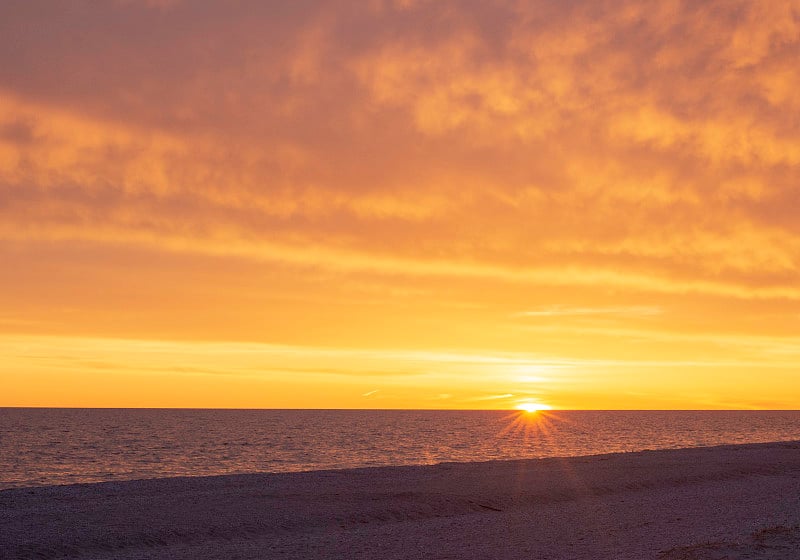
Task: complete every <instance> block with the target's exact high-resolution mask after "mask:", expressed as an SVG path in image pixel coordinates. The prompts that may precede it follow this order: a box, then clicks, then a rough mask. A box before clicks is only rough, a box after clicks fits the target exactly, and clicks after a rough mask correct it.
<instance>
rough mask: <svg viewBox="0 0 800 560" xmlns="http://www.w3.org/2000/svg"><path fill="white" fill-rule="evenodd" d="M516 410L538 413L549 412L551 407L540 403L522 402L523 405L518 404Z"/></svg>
mask: <svg viewBox="0 0 800 560" xmlns="http://www.w3.org/2000/svg"><path fill="white" fill-rule="evenodd" d="M516 409H517V410H522V411H524V412H539V411H540V410H550V409H551V407H549V406H548V405H546V404H541V403H533V402H524V403H520V404H518V405H517V406H516Z"/></svg>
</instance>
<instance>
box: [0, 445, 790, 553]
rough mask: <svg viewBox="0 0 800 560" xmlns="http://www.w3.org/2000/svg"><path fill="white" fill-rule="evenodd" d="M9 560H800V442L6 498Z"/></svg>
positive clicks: (1, 500) (0, 509)
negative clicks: (40, 559)
mask: <svg viewBox="0 0 800 560" xmlns="http://www.w3.org/2000/svg"><path fill="white" fill-rule="evenodd" d="M0 558H2V559H3V560H6V559H24V558H85V559H112V558H113V559H133V558H137V559H139V558H141V559H144V558H163V559H204V558H209V559H210V558H214V559H226V560H227V559H234V558H238V559H251V558H253V559H255V558H259V559H270V558H298V559H301V558H302V559H314V558H379V559H382V560H383V559H391V558H442V559H443V558H451V559H459V558H502V559H516V558H519V559H522V558H524V559H531V558H536V559H545V558H553V559H556V558H565V559H579V558H586V559H593V560H595V559H603V558H609V559H615V560H616V559H626V558H629V559H636V560H640V559H646V558H655V559H659V558H661V559H669V560H675V559H701V558H702V559H707V558H708V559H711V558H713V559H722V558H749V559H753V558H763V559H767V558H769V559H792V560H797V559H798V558H800V442H791V443H771V444H759V445H742V446H725V447H715V448H700V449H680V450H670V451H649V452H642V453H630V454H615V455H600V456H593V457H576V458H569V459H541V460H526V461H505V462H491V463H465V464H455V463H448V464H442V465H436V466H427V467H391V468H374V469H355V470H347V471H320V472H312V473H294V474H272V475H241V476H223V477H210V478H182V479H163V480H149V481H134V482H117V483H105V484H88V485H77V486H62V487H48V488H35V489H14V490H5V491H2V492H0Z"/></svg>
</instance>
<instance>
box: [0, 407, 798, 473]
mask: <svg viewBox="0 0 800 560" xmlns="http://www.w3.org/2000/svg"><path fill="white" fill-rule="evenodd" d="M793 439H800V411H786V412H761V411H759V412H749V411H748V412H740V411H735V412H734V411H724V412H719V411H714V412H709V411H703V412H684V411H680V412H677V411H676V412H660V411H659V412H652V411H647V412H639V411H636V412H627V411H626V412H621V411H615V412H596V411H591V412H590V411H558V412H555V411H554V412H547V413H538V414H535V415H525V414H522V413H516V412H502V411H374V410H369V411H355V410H346V411H336V410H131V409H115V410H108V409H106V410H98V409H91V410H79V409H1V408H0V488H11V487H21V486H41V485H51V484H71V483H77V482H98V481H109V480H131V479H141V478H157V477H169V476H198V475H217V474H232V473H252V472H281V471H283V472H286V471H304V470H317V469H341V468H348V467H364V466H376V465H417V464H432V463H439V462H443V461H488V460H493V459H514V458H528V457H553V456H575V455H590V454H596V453H609V452H617V451H640V450H643V449H666V448H678V447H693V446H704V445H718V444H728V443H753V442H766V441H779V440H793Z"/></svg>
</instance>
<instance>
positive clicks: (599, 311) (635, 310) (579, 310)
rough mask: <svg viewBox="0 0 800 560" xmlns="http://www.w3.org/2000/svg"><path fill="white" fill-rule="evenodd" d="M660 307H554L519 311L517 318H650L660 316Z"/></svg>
mask: <svg viewBox="0 0 800 560" xmlns="http://www.w3.org/2000/svg"><path fill="white" fill-rule="evenodd" d="M661 312H662V310H661V308H660V307H656V306H622V307H569V306H562V305H554V306H549V307H545V308H542V309H534V310H530V311H520V312H519V313H516V314H515V315H516V316H518V317H580V316H592V315H616V316H622V317H651V316H653V315H660V314H661Z"/></svg>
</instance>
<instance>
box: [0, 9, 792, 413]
mask: <svg viewBox="0 0 800 560" xmlns="http://www.w3.org/2000/svg"><path fill="white" fill-rule="evenodd" d="M798 64H800V1H792V0H787V1H777V0H760V1H759V2H751V1H741V0H724V1H708V0H691V1H689V0H687V1H678V0H656V1H646V0H642V1H632V0H615V1H604V0H601V1H588V0H587V1H579V0H574V1H573V0H570V1H564V2H550V1H545V0H540V1H528V2H523V1H511V0H491V1H484V0H481V1H477V0H475V1H471V0H460V1H451V0H439V1H435V0H363V1H351V2H344V1H342V2H339V1H334V0H331V1H321V0H295V1H293V2H283V1H272V0H270V1H264V0H237V1H232V2H213V1H209V0H192V1H188V0H187V1H182V0H149V1H148V0H115V1H111V0H109V1H107V2H91V1H88V0H85V1H81V0H74V1H71V2H56V1H50V2H42V1H38V0H24V1H15V0H10V1H5V2H2V3H0V355H2V356H3V359H2V361H1V362H0V387H2V388H3V389H2V391H0V406H77V407H89V406H100V407H106V406H107V407H140V406H141V407H162V406H163V407H224V408H262V407H265V408H434V409H450V408H457V409H477V408H493V409H510V408H515V407H518V406H521V405H524V404H526V403H528V404H534V405H536V406H543V407H544V406H547V407H552V408H556V409H716V408H735V409H749V408H767V409H796V408H798V407H799V406H800V382H798V375H799V374H800V281H799V280H800V275H799V273H800V182H798V179H799V178H800V73H798V72H797V67H798Z"/></svg>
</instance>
